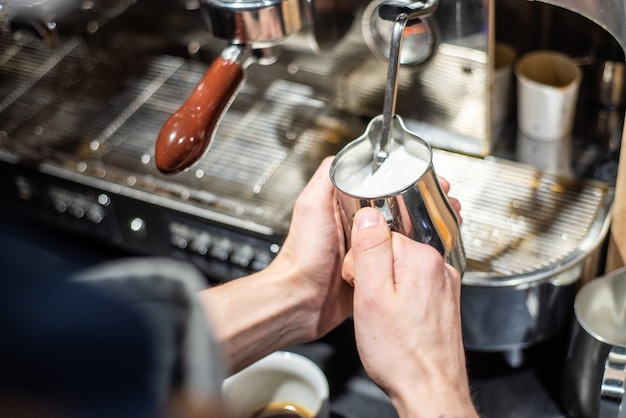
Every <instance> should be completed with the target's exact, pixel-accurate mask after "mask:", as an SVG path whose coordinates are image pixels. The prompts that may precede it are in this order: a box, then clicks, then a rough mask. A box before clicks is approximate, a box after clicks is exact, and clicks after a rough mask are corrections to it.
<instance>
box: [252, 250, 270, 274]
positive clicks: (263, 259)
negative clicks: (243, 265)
mask: <svg viewBox="0 0 626 418" xmlns="http://www.w3.org/2000/svg"><path fill="white" fill-rule="evenodd" d="M273 259H274V255H273V254H272V253H270V252H269V251H257V253H256V254H255V257H254V260H253V261H252V264H251V265H250V267H251V268H252V270H254V271H260V270H263V269H264V268H265V267H267V266H268V265H269V264H270V263H271V262H272V260H273Z"/></svg>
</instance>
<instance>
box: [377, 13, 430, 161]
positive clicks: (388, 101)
mask: <svg viewBox="0 0 626 418" xmlns="http://www.w3.org/2000/svg"><path fill="white" fill-rule="evenodd" d="M435 7H436V0H432V1H430V2H428V3H424V2H417V3H412V4H406V3H395V2H387V3H382V4H381V5H380V6H379V9H378V15H379V16H380V18H381V19H384V20H389V21H393V22H394V25H393V31H392V34H391V46H390V51H389V68H388V71H387V84H386V86H385V97H384V102H383V123H382V132H381V135H380V139H379V142H378V143H377V144H376V146H375V148H374V158H373V163H372V173H375V172H376V170H378V168H379V167H380V166H381V165H382V163H384V162H385V160H386V159H387V157H389V143H390V142H391V132H392V126H393V119H394V116H395V113H396V98H397V95H398V71H399V69H400V52H401V51H402V41H403V35H404V29H405V28H406V26H407V25H410V24H413V23H415V21H416V20H419V19H420V18H422V17H426V16H429V15H431V14H432V13H433V11H434V10H435Z"/></svg>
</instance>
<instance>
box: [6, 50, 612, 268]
mask: <svg viewBox="0 0 626 418" xmlns="http://www.w3.org/2000/svg"><path fill="white" fill-rule="evenodd" d="M292 58H293V56H291V58H290V54H286V55H285V56H284V57H283V58H281V60H279V61H278V62H277V63H276V64H274V65H272V66H270V67H256V66H252V67H250V68H249V70H248V78H247V80H246V83H245V84H244V86H243V88H242V89H241V91H240V93H239V95H238V96H237V98H236V100H235V101H234V102H233V104H232V106H231V108H230V109H229V111H228V112H227V113H226V115H225V117H224V119H223V121H222V124H221V125H220V127H219V130H218V132H217V136H216V139H215V141H214V143H213V144H212V146H211V149H210V150H209V152H208V154H207V155H206V156H205V158H204V159H203V160H202V161H200V162H199V163H198V164H197V165H196V166H194V167H193V168H192V169H191V170H189V171H188V172H185V173H182V174H180V175H176V176H173V177H166V176H163V175H161V174H160V173H158V172H157V170H156V169H155V168H154V163H153V153H154V143H155V139H156V137H157V135H158V132H159V129H160V127H161V125H162V124H163V122H164V121H165V120H166V118H167V117H168V116H169V115H170V114H171V113H172V112H174V111H175V110H176V109H177V108H178V106H179V105H180V104H181V103H182V102H183V100H184V99H185V98H186V97H187V95H188V94H189V92H191V90H192V89H193V88H194V86H195V85H196V83H197V82H198V81H199V80H200V78H201V77H202V76H203V74H204V71H205V70H206V68H207V65H206V64H203V63H198V62H192V61H186V60H183V59H181V58H177V57H173V56H166V55H157V54H154V53H142V52H141V49H140V48H139V47H138V46H137V45H132V44H131V43H126V44H123V45H122V46H120V48H119V49H117V50H113V51H111V50H106V51H98V50H90V49H88V48H87V47H86V46H85V45H84V44H83V43H82V42H81V41H79V40H77V39H69V40H66V41H65V42H63V43H62V44H61V45H60V46H59V47H57V48H54V49H52V48H48V47H47V46H45V45H42V44H41V43H40V42H39V41H37V40H33V39H30V40H29V39H23V40H21V41H19V42H16V41H15V40H8V39H5V38H2V39H0V97H1V99H0V158H4V159H7V160H9V161H16V162H17V164H19V163H20V162H21V161H28V162H29V164H32V162H33V161H35V162H40V163H45V165H46V166H47V167H57V168H58V169H59V170H65V171H66V172H70V173H73V174H75V176H74V178H78V179H82V180H79V181H88V180H89V179H98V180H99V181H104V182H108V183H110V184H114V185H120V186H124V187H127V188H130V189H131V190H134V191H138V192H146V193H143V194H141V193H140V194H138V195H137V196H138V197H137V198H140V199H145V200H147V201H149V202H152V203H154V204H155V206H157V207H158V206H159V205H160V204H163V202H170V203H171V202H175V204H176V206H177V210H180V211H182V212H184V211H189V212H190V213H197V211H195V212H194V211H192V209H194V208H195V209H197V208H200V209H202V210H206V211H211V212H212V213H216V214H219V215H220V216H222V219H224V222H229V220H234V219H239V220H243V221H244V222H245V224H246V225H248V226H249V227H250V228H251V229H254V230H255V231H257V232H258V231H265V233H267V234H268V235H270V234H272V235H278V236H280V235H284V234H285V233H286V231H287V229H288V226H289V220H290V215H291V210H292V207H293V203H294V201H295V198H296V197H297V195H298V194H299V193H300V191H301V190H302V188H303V187H304V185H305V184H306V182H307V181H308V179H309V178H310V176H311V174H312V173H313V171H314V170H315V169H316V167H317V166H318V164H319V162H320V161H321V159H322V158H323V157H325V156H327V155H331V154H334V153H336V152H337V151H338V150H339V149H340V148H341V147H342V146H343V145H344V144H345V143H346V142H347V141H349V140H351V139H353V138H355V137H356V136H358V135H359V134H360V133H361V132H362V131H363V129H364V126H365V122H366V120H363V119H361V118H360V117H359V116H357V115H350V114H346V113H341V112H340V111H339V110H336V109H334V108H333V106H332V103H333V102H332V100H333V99H330V98H329V97H331V96H332V95H330V96H329V94H328V92H329V90H332V83H333V81H332V80H328V77H327V76H324V74H321V73H320V75H319V77H311V78H310V81H311V82H310V83H309V84H306V83H305V82H304V80H303V79H302V78H301V74H300V75H298V74H297V73H295V74H294V73H293V71H290V64H292V63H293V61H292ZM297 61H298V62H299V63H300V64H298V65H302V62H305V61H307V60H306V59H305V57H302V56H300V57H298V58H297ZM309 62H310V60H309ZM336 64H337V63H336ZM309 67H310V68H312V66H309ZM324 68H326V69H327V67H323V68H322V70H320V71H322V72H323V71H326V69H324ZM299 77H300V78H299ZM354 82H355V83H357V81H354ZM324 83H325V84H324ZM357 84H358V83H357ZM329 86H330V87H329ZM418 133H419V132H418ZM427 139H428V138H427ZM435 167H436V170H437V173H438V174H439V175H441V176H443V177H446V178H447V179H448V180H449V181H450V182H451V183H452V185H453V187H452V193H451V194H452V195H453V196H455V197H457V198H458V199H459V200H460V201H461V202H462V205H463V211H462V214H463V218H464V222H463V227H462V232H463V238H464V244H465V247H466V253H467V256H468V258H469V269H470V271H474V272H477V273H486V274H493V275H494V277H501V276H512V275H517V274H524V273H528V272H532V271H534V270H537V269H540V268H545V267H547V266H551V265H555V264H558V263H560V262H561V261H562V260H564V259H565V258H567V257H568V256H570V255H571V254H572V253H573V252H575V251H578V250H580V249H581V248H583V249H584V247H585V246H586V245H589V242H591V241H593V240H594V239H595V238H597V236H599V235H601V233H602V228H603V226H604V225H605V221H606V219H607V212H608V208H609V207H610V204H611V200H612V189H611V188H610V187H609V186H607V185H604V184H600V183H591V182H574V181H567V180H563V179H558V178H555V177H552V176H548V175H542V174H541V173H538V172H537V171H536V170H534V169H531V168H528V167H526V166H522V165H517V164H514V163H510V162H508V161H503V160H497V159H490V158H487V159H481V158H476V157H470V156H465V155H461V154H456V153H452V152H447V151H437V152H436V158H435ZM146 196H148V197H146ZM161 198H164V199H166V200H160V199H161ZM168 204H169V203H168Z"/></svg>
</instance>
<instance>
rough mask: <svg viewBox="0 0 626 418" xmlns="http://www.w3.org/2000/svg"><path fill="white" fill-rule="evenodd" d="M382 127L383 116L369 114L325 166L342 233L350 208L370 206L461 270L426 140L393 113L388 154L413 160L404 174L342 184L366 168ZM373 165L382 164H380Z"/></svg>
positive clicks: (454, 229) (459, 249) (461, 254)
mask: <svg viewBox="0 0 626 418" xmlns="http://www.w3.org/2000/svg"><path fill="white" fill-rule="evenodd" d="M382 130H383V117H382V115H380V116H377V117H375V118H374V119H372V121H371V122H370V123H369V125H368V127H367V129H366V131H365V133H364V134H363V135H362V136H360V137H359V138H357V139H355V140H354V141H352V142H350V143H349V144H348V145H346V146H345V147H344V148H343V149H342V150H341V151H340V152H339V153H338V154H337V157H336V158H335V159H334V161H333V163H332V165H331V167H330V177H331V180H332V181H333V184H334V185H335V187H336V188H337V190H338V191H339V192H338V199H339V203H340V206H341V207H342V209H343V219H342V223H343V226H344V230H345V234H346V237H350V231H351V228H352V218H353V216H354V215H355V214H356V212H357V211H358V210H359V209H361V208H363V207H368V206H369V207H374V208H377V209H378V210H379V211H380V212H381V213H382V214H383V215H384V216H385V218H386V219H387V223H388V224H389V227H390V228H391V230H393V231H397V232H400V233H402V234H404V235H406V236H408V237H409V238H413V239H414V240H416V241H419V242H423V243H425V244H428V245H430V246H432V247H434V248H435V249H437V251H439V253H440V254H441V255H442V256H443V257H444V258H445V260H446V261H447V262H448V263H449V264H450V265H452V266H453V267H454V268H456V269H457V271H459V273H460V274H461V275H463V272H464V271H465V264H466V260H465V251H464V249H463V241H462V239H461V234H460V228H459V223H458V220H457V218H456V215H455V214H454V211H453V210H452V208H451V207H450V204H449V203H448V199H447V197H446V195H445V193H444V192H443V190H442V189H441V186H440V185H439V181H438V179H437V175H436V173H435V169H434V167H433V164H432V149H431V148H430V145H428V143H427V142H426V141H424V140H423V139H422V138H420V137H419V136H417V135H416V134H414V133H412V132H410V131H409V130H407V129H406V127H405V126H404V123H403V122H402V119H401V118H400V117H399V116H397V115H396V116H395V117H394V119H393V120H392V126H391V137H390V138H391V142H390V144H389V158H390V159H391V158H393V155H394V152H398V151H399V150H400V149H403V150H405V152H406V153H407V155H410V158H411V160H410V161H411V162H413V161H414V162H416V163H419V164H416V165H415V168H414V169H411V170H409V171H408V173H409V176H403V177H402V179H403V180H404V179H406V182H404V183H402V184H401V185H400V183H398V184H399V186H398V187H397V188H394V187H391V188H389V186H388V184H389V183H390V182H391V180H390V179H385V180H386V181H385V183H386V184H385V190H386V192H381V191H380V190H368V191H356V190H355V189H354V188H351V187H348V180H349V179H351V178H355V177H357V178H358V177H359V175H360V173H362V172H363V170H365V171H366V172H371V170H372V167H373V163H374V155H375V153H374V150H375V149H376V145H377V142H378V140H379V139H380V137H381V135H382ZM385 163H387V162H385ZM385 163H383V164H385ZM392 167H393V170H395V171H396V173H399V172H401V171H403V170H407V167H398V166H392ZM378 170H383V167H382V166H381V167H380V168H378ZM390 172H391V170H390ZM348 239H349V238H348Z"/></svg>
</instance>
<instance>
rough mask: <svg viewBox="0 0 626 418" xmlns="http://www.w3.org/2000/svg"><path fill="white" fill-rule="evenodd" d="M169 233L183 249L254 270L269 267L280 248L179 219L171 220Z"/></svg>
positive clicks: (171, 242)
mask: <svg viewBox="0 0 626 418" xmlns="http://www.w3.org/2000/svg"><path fill="white" fill-rule="evenodd" d="M169 233H170V244H171V245H173V246H175V247H177V248H180V249H181V250H187V251H191V252H193V253H195V254H198V255H201V256H208V257H211V258H214V259H217V260H219V261H223V262H229V263H232V264H235V265H237V266H240V267H243V268H249V269H251V270H254V271H259V270H262V269H264V268H265V267H267V265H268V264H269V263H270V262H271V261H272V259H273V258H274V255H275V253H276V252H278V246H272V247H271V248H270V250H269V251H268V250H263V249H260V248H256V247H254V246H252V245H250V244H247V243H243V242H236V241H234V240H232V239H230V238H228V237H225V236H223V235H219V234H213V233H210V232H208V231H206V230H203V229H200V228H194V227H191V226H189V225H186V224H183V223H179V222H171V223H170V224H169Z"/></svg>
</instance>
